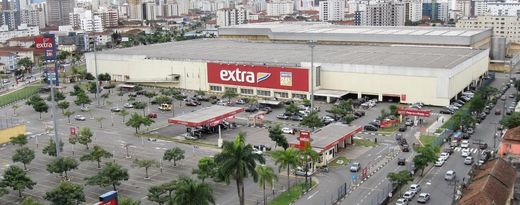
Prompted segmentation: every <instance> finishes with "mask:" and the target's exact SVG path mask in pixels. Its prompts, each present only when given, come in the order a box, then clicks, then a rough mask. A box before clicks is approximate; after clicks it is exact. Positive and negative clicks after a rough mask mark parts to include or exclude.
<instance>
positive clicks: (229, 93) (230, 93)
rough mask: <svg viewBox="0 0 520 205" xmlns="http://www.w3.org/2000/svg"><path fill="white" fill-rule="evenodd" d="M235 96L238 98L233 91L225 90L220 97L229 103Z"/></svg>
mask: <svg viewBox="0 0 520 205" xmlns="http://www.w3.org/2000/svg"><path fill="white" fill-rule="evenodd" d="M236 96H238V94H237V92H236V91H235V90H234V89H226V91H224V94H223V95H222V98H227V99H229V101H231V99H233V98H234V97H236Z"/></svg>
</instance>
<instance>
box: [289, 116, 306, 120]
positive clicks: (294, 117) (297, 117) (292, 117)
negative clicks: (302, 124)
mask: <svg viewBox="0 0 520 205" xmlns="http://www.w3.org/2000/svg"><path fill="white" fill-rule="evenodd" d="M290 119H291V120H293V121H302V120H303V117H302V116H299V115H293V116H291V117H290Z"/></svg>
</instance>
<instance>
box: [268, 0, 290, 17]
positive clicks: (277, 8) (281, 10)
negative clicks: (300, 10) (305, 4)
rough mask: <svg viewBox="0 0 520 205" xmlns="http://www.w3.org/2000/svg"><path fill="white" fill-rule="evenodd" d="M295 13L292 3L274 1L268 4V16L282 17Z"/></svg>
mask: <svg viewBox="0 0 520 205" xmlns="http://www.w3.org/2000/svg"><path fill="white" fill-rule="evenodd" d="M292 13H294V3H293V2H292V1H273V2H270V3H267V16H281V15H287V14H292Z"/></svg>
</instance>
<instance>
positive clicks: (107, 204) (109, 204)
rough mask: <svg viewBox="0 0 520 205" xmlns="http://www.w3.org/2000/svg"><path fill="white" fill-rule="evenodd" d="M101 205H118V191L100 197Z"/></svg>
mask: <svg viewBox="0 0 520 205" xmlns="http://www.w3.org/2000/svg"><path fill="white" fill-rule="evenodd" d="M98 204H100V205H117V204H118V201H117V191H109V192H107V193H105V194H103V195H101V196H99V203H98Z"/></svg>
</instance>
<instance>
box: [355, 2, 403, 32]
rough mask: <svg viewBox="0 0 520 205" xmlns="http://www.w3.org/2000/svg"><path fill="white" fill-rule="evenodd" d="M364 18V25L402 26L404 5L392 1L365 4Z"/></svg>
mask: <svg viewBox="0 0 520 205" xmlns="http://www.w3.org/2000/svg"><path fill="white" fill-rule="evenodd" d="M365 18H366V22H365V23H366V26H404V24H405V19H406V14H405V5H404V4H403V3H394V2H382V3H376V4H372V5H367V9H366V13H365Z"/></svg>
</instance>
